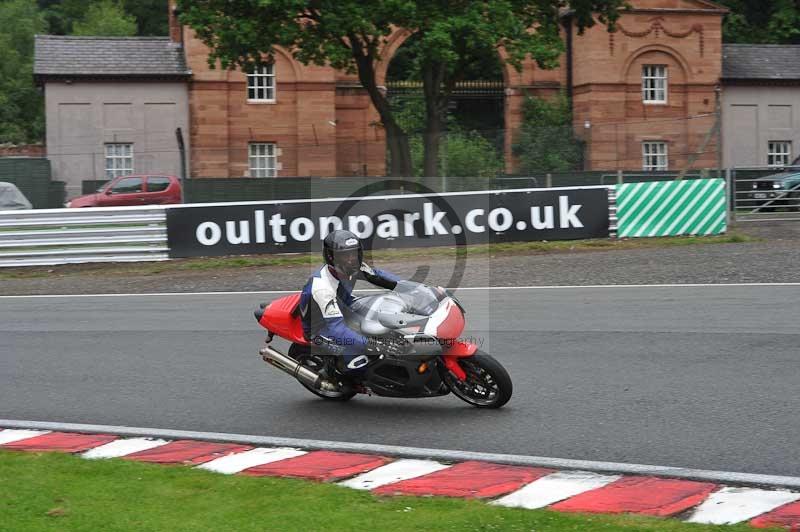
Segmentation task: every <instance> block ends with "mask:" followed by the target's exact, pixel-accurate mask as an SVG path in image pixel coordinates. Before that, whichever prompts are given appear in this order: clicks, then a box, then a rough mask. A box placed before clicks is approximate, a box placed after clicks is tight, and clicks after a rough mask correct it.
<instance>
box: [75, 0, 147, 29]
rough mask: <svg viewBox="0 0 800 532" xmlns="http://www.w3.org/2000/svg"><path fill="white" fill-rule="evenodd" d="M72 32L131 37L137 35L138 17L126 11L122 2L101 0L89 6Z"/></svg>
mask: <svg viewBox="0 0 800 532" xmlns="http://www.w3.org/2000/svg"><path fill="white" fill-rule="evenodd" d="M72 34H73V35H82V36H92V35H99V36H104V37H130V36H132V35H136V19H134V18H133V17H132V16H131V15H128V14H126V13H125V10H124V8H123V7H122V4H119V3H117V2H114V1H113V0H101V1H100V2H97V3H95V4H92V5H91V6H90V7H89V9H88V10H87V11H86V16H85V17H84V18H83V20H79V21H76V22H75V23H74V24H73V26H72Z"/></svg>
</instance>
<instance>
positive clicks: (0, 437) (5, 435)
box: [0, 429, 51, 445]
mask: <svg viewBox="0 0 800 532" xmlns="http://www.w3.org/2000/svg"><path fill="white" fill-rule="evenodd" d="M48 432H51V431H49V430H14V429H6V430H0V445H4V444H6V443H14V442H15V441H20V440H27V439H28V438H33V437H34V436H41V435H42V434H47V433H48Z"/></svg>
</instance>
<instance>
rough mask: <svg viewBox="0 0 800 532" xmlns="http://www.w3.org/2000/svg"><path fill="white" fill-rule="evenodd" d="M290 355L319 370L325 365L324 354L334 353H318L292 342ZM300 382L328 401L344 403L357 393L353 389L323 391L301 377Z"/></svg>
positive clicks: (310, 367)
mask: <svg viewBox="0 0 800 532" xmlns="http://www.w3.org/2000/svg"><path fill="white" fill-rule="evenodd" d="M288 355H289V356H290V357H292V358H293V359H295V360H297V361H298V362H300V364H302V365H303V366H305V367H307V368H309V369H312V370H314V371H317V372H318V371H320V369H322V368H323V367H324V359H323V356H333V355H317V354H315V353H314V352H313V351H312V350H311V349H309V348H308V346H304V345H300V344H292V345H291V347H289V353H288ZM298 382H299V383H300V384H302V385H303V388H305V389H306V390H308V391H309V392H311V393H313V394H314V395H316V396H317V397H322V398H323V399H325V400H327V401H338V402H340V403H343V402H345V401H349V400H350V399H352V398H353V397H354V396H355V395H356V393H357V392H354V391H352V390H350V391H345V392H323V391H322V390H318V389H316V388H314V387H313V386H310V385H308V384H306V383H305V382H303V381H301V380H299V379H298Z"/></svg>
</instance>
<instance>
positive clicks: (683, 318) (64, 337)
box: [0, 286, 800, 476]
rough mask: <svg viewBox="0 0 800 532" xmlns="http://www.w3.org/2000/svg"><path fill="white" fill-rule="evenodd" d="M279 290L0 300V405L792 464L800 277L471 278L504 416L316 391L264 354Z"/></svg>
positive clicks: (706, 463)
mask: <svg viewBox="0 0 800 532" xmlns="http://www.w3.org/2000/svg"><path fill="white" fill-rule="evenodd" d="M275 297H279V295H278V294H248V295H235V294H229V295H177V296H148V297H143V296H128V297H81V298H72V297H69V298H0V418H6V419H28V420H37V421H61V422H73V423H96V424H108V425H127V426H140V427H157V428H168V429H183V430H198V431H213V432H230V433H240V434H254V435H266V436H283V437H295V438H313V439H326V440H337V441H350V442H368V443H377V444H387V445H407V446H415V447H428V448H441V449H458V450H468V451H482V452H494V453H511V454H524V455H536V456H550V457H558V458H570V459H585V460H602V461H612V462H629V463H638V464H655V465H662V466H676V467H691V468H701V469H716V470H723V471H741V472H747V473H763V474H774V475H791V476H800V449H799V448H798V445H797V441H798V440H797V434H798V433H800V393H798V392H800V381H799V380H798V377H799V376H800V371H798V367H799V366H800V349H798V346H799V345H800V332H798V323H799V321H798V320H799V319H800V286H685V287H669V286H666V287H609V288H555V289H541V288H539V289H531V288H521V289H512V290H508V289H506V290H485V289H475V290H470V291H463V292H461V293H460V294H459V297H460V299H461V300H462V302H463V303H464V304H465V306H466V307H467V309H468V310H469V314H468V324H469V330H468V331H467V332H466V333H465V334H466V335H472V336H474V337H476V338H478V339H479V340H480V341H482V342H483V348H484V349H485V350H487V351H489V352H491V353H492V354H494V355H495V356H496V357H497V358H498V359H500V360H501V361H502V362H503V364H505V365H506V367H507V368H508V369H509V371H510V373H511V375H512V378H513V380H514V385H515V393H514V398H513V399H512V400H511V402H510V403H509V404H508V405H507V407H506V408H504V409H502V410H500V411H481V410H477V409H474V408H471V407H469V406H467V405H465V404H463V403H461V402H460V401H459V400H457V399H456V398H455V397H453V396H448V397H444V398H438V399H429V400H393V399H383V398H377V397H363V396H359V397H357V398H356V399H354V400H353V401H351V402H350V403H347V404H332V403H326V402H324V401H322V400H319V399H316V398H315V397H313V396H312V395H310V394H309V393H308V392H306V391H304V390H303V389H302V388H301V387H300V386H299V385H298V384H297V383H296V382H293V381H292V380H291V379H290V378H289V377H288V376H286V375H285V374H283V373H280V372H279V371H277V370H275V369H274V368H270V367H267V366H266V365H265V364H264V363H263V362H262V361H261V360H260V358H259V357H258V355H257V349H258V348H259V346H260V345H261V343H262V340H263V336H264V335H263V334H262V332H261V330H260V329H259V327H258V326H257V324H256V323H255V321H254V320H253V318H252V310H253V308H254V307H255V306H256V304H257V303H258V302H260V301H268V300H270V299H272V298H275Z"/></svg>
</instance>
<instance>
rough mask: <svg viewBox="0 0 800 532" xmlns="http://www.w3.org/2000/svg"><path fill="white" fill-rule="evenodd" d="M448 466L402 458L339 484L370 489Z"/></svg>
mask: <svg viewBox="0 0 800 532" xmlns="http://www.w3.org/2000/svg"><path fill="white" fill-rule="evenodd" d="M448 467H450V466H449V465H444V464H440V463H439V462H433V461H431V460H412V459H402V460H397V461H395V462H392V463H390V464H386V465H385V466H381V467H379V468H377V469H373V470H372V471H368V472H366V473H364V474H361V475H358V476H357V477H353V478H351V479H349V480H345V481H344V482H340V483H339V485H340V486H346V487H348V488H353V489H357V490H372V489H375V488H379V487H381V486H385V485H387V484H394V483H395V482H400V481H401V480H408V479H409V478H416V477H421V476H422V475H427V474H429V473H434V472H436V471H441V470H442V469H447V468H448Z"/></svg>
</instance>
